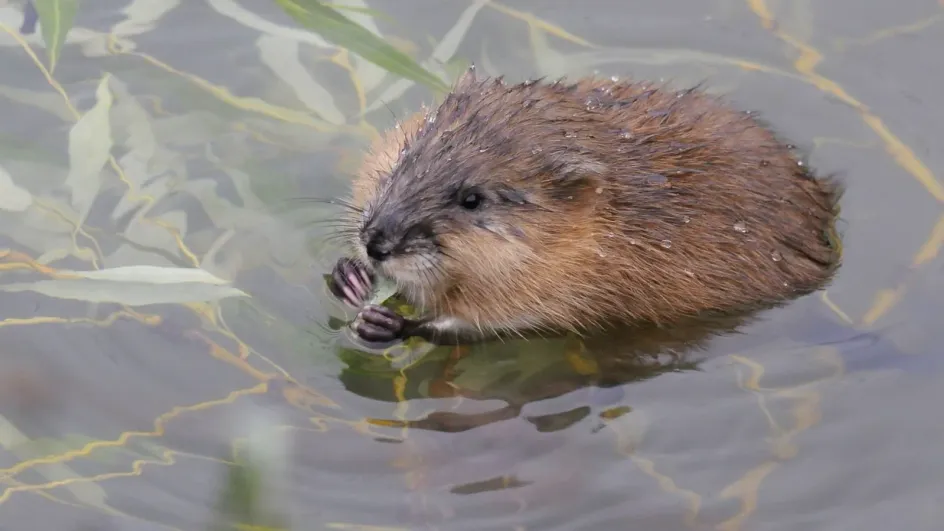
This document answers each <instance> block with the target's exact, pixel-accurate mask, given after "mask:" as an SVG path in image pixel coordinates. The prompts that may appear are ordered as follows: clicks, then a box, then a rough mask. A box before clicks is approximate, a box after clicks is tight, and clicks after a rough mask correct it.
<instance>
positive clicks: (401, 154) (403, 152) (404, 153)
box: [400, 148, 406, 157]
mask: <svg viewBox="0 0 944 531" xmlns="http://www.w3.org/2000/svg"><path fill="white" fill-rule="evenodd" d="M404 155H406V148H403V149H401V150H400V156H401V157H402V156H404Z"/></svg>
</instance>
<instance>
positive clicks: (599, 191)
mask: <svg viewBox="0 0 944 531" xmlns="http://www.w3.org/2000/svg"><path fill="white" fill-rule="evenodd" d="M594 192H596V193H598V194H602V193H603V188H597V189H596V190H594Z"/></svg>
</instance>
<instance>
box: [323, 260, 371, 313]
mask: <svg viewBox="0 0 944 531" xmlns="http://www.w3.org/2000/svg"><path fill="white" fill-rule="evenodd" d="M373 286H374V280H373V276H372V275H371V274H370V273H369V272H368V271H367V269H365V268H364V266H362V265H361V264H359V263H358V262H357V261H355V260H353V259H351V258H341V259H340V260H338V263H337V264H336V265H335V266H334V271H332V272H331V280H330V281H329V282H328V289H330V290H331V293H332V294H334V296H335V297H337V298H339V299H341V300H342V301H344V302H346V303H347V304H350V305H351V306H352V307H354V308H360V307H361V306H363V305H364V301H366V300H367V297H369V296H370V292H371V290H372V289H373Z"/></svg>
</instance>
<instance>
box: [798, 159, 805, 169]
mask: <svg viewBox="0 0 944 531" xmlns="http://www.w3.org/2000/svg"><path fill="white" fill-rule="evenodd" d="M797 166H799V167H801V168H802V167H803V166H804V164H803V161H802V160H798V161H797Z"/></svg>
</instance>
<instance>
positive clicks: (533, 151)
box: [531, 147, 541, 155]
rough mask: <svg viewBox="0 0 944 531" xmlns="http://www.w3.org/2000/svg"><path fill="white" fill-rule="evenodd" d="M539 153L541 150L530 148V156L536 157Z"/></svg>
mask: <svg viewBox="0 0 944 531" xmlns="http://www.w3.org/2000/svg"><path fill="white" fill-rule="evenodd" d="M540 152H541V148H539V147H536V148H532V149H531V154H532V155H537V154H538V153H540Z"/></svg>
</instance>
